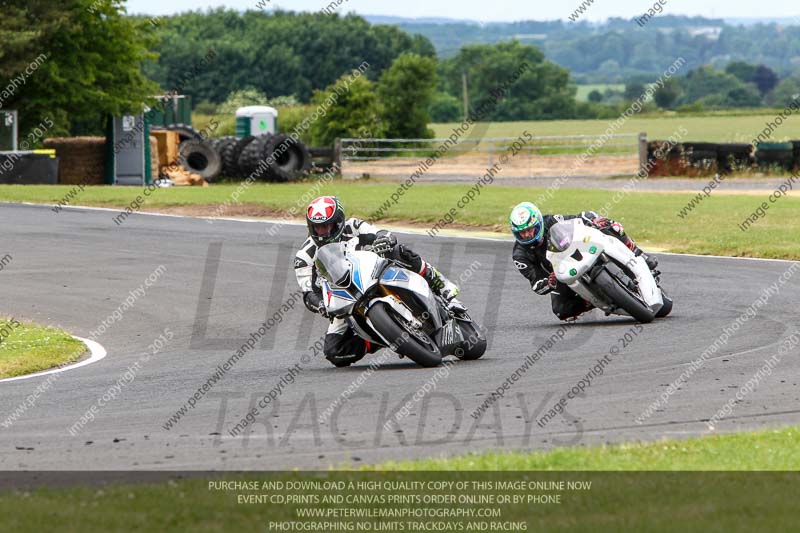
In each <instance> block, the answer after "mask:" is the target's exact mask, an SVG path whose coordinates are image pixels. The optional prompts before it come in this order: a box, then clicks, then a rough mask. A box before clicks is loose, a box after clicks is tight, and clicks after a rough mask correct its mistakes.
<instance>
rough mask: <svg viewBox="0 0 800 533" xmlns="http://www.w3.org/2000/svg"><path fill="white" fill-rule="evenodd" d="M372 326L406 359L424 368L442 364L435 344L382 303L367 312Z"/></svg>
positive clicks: (440, 355)
mask: <svg viewBox="0 0 800 533" xmlns="http://www.w3.org/2000/svg"><path fill="white" fill-rule="evenodd" d="M367 317H368V318H369V320H370V322H371V323H372V326H373V327H374V328H375V329H376V330H377V331H378V333H380V334H381V335H382V336H383V337H384V338H385V339H386V340H387V341H389V343H390V344H392V345H393V346H394V348H395V351H396V352H397V353H399V354H400V355H403V356H405V357H408V358H409V359H411V360H412V361H414V362H415V363H417V364H418V365H420V366H424V367H434V366H439V365H440V364H442V353H441V351H440V350H439V347H438V346H436V343H434V342H433V340H431V339H430V337H428V336H427V335H426V334H425V333H424V332H422V331H417V330H415V329H414V328H412V327H411V325H410V324H408V323H407V322H406V320H405V319H404V318H403V317H401V316H399V315H397V313H395V312H394V310H393V309H392V308H391V307H390V306H389V305H388V304H386V303H384V302H378V303H376V304H374V305H373V306H372V307H371V308H370V309H369V311H368V312H367Z"/></svg>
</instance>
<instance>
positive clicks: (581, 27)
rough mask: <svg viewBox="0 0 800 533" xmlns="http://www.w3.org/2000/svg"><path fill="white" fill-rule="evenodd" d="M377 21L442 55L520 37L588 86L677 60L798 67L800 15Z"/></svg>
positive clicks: (648, 72) (651, 73)
mask: <svg viewBox="0 0 800 533" xmlns="http://www.w3.org/2000/svg"><path fill="white" fill-rule="evenodd" d="M365 18H367V20H369V21H370V22H372V23H374V24H388V25H394V26H398V27H400V28H401V29H403V30H405V31H407V32H409V33H417V34H421V35H424V36H425V37H427V38H428V39H430V41H431V42H432V43H433V45H434V46H435V47H436V51H437V53H438V54H439V55H440V56H441V57H451V56H453V55H455V54H456V53H457V52H458V50H459V49H460V48H461V47H462V46H464V45H467V44H475V43H496V42H499V41H506V40H510V39H518V40H519V41H521V42H523V43H528V44H533V45H535V46H538V47H539V48H541V49H542V51H543V52H544V53H545V55H546V56H547V58H548V59H550V60H551V61H553V62H555V63H557V64H559V65H561V66H563V67H565V68H568V69H569V70H570V71H572V73H573V76H574V78H575V79H576V80H577V81H579V82H583V83H619V82H621V81H625V80H627V79H630V78H631V77H635V76H641V77H642V78H654V77H657V76H658V75H659V74H660V73H661V72H663V70H664V68H666V67H667V66H669V65H670V64H672V62H673V61H675V59H677V58H678V57H683V58H684V59H686V61H687V65H686V67H685V69H686V70H688V69H689V68H693V67H696V66H699V65H703V64H712V65H715V66H718V67H720V66H724V65H726V64H727V63H729V62H731V61H736V60H741V61H747V62H749V63H763V64H766V65H768V66H769V67H771V68H773V69H775V70H776V71H778V72H779V73H781V74H784V75H785V74H789V73H792V72H797V71H798V70H800V17H798V18H787V19H759V18H746V19H711V18H705V17H687V16H672V15H670V16H662V17H657V18H655V19H652V20H650V21H648V23H647V24H646V25H645V26H644V27H640V26H639V25H637V23H636V22H635V20H634V19H622V18H611V19H608V20H607V21H605V22H603V23H589V22H579V23H572V22H564V21H533V20H526V21H519V22H491V23H479V22H477V21H474V20H450V19H410V18H402V17H372V16H366V17H365Z"/></svg>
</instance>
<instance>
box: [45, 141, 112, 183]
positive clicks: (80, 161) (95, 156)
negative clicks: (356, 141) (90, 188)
mask: <svg viewBox="0 0 800 533" xmlns="http://www.w3.org/2000/svg"><path fill="white" fill-rule="evenodd" d="M43 144H44V146H45V147H46V148H49V149H52V150H55V151H56V156H57V157H58V159H59V172H58V174H59V177H58V182H59V183H62V184H66V185H78V184H81V183H83V184H86V185H104V184H105V182H106V177H105V168H106V165H105V160H106V152H105V150H106V139H105V137H54V138H51V139H46V140H45V141H44V143H43Z"/></svg>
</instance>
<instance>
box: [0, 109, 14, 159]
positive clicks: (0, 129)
mask: <svg viewBox="0 0 800 533" xmlns="http://www.w3.org/2000/svg"><path fill="white" fill-rule="evenodd" d="M16 150H17V112H16V111H0V152H2V151H10V152H15V151H16Z"/></svg>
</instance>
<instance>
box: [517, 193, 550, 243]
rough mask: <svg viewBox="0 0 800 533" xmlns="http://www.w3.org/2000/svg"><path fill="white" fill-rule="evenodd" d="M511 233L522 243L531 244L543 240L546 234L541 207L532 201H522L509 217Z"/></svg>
mask: <svg viewBox="0 0 800 533" xmlns="http://www.w3.org/2000/svg"><path fill="white" fill-rule="evenodd" d="M508 221H509V223H510V224H511V233H513V234H514V238H515V239H517V242H518V243H520V244H525V245H530V244H538V243H540V242H542V237H543V236H544V216H542V212H541V211H539V208H538V207H536V206H535V205H533V204H532V203H530V202H522V203H521V204H519V205H518V206H516V207H515V208H514V209H512V210H511V216H510V217H509V219H508Z"/></svg>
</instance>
